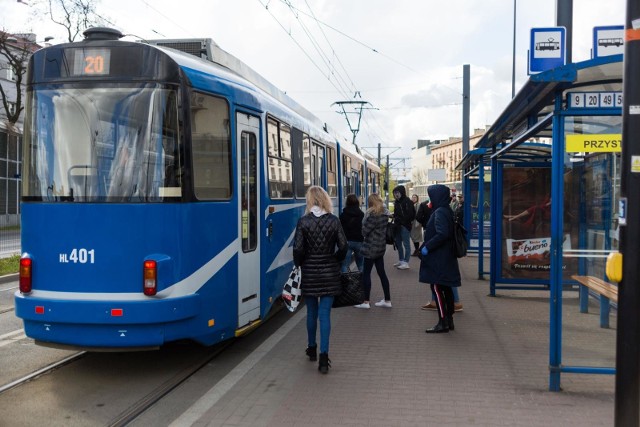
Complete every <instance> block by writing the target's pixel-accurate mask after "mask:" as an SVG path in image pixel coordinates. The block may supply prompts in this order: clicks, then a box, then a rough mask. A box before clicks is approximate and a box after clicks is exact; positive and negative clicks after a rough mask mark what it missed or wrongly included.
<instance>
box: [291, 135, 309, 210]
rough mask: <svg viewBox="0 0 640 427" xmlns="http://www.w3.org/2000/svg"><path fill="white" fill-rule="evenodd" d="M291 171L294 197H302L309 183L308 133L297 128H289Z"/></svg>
mask: <svg viewBox="0 0 640 427" xmlns="http://www.w3.org/2000/svg"><path fill="white" fill-rule="evenodd" d="M291 140H292V150H293V173H294V181H295V190H296V197H298V198H304V196H305V194H306V192H307V188H309V186H310V185H311V157H310V145H311V140H310V139H309V135H307V134H306V133H304V132H302V131H301V130H299V129H296V128H292V129H291Z"/></svg>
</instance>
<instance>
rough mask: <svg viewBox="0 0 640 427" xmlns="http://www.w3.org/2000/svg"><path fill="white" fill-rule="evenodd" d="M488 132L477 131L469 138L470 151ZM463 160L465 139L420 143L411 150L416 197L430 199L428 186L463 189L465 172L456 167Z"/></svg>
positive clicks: (453, 138)
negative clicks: (442, 185)
mask: <svg viewBox="0 0 640 427" xmlns="http://www.w3.org/2000/svg"><path fill="white" fill-rule="evenodd" d="M485 132H486V129H474V132H473V134H472V135H470V136H469V149H470V150H473V149H474V148H475V146H476V144H477V143H478V141H479V140H480V138H481V137H482V135H484V133H485ZM460 160H462V138H460V137H450V138H449V139H446V140H435V141H430V140H418V142H417V144H416V147H415V148H413V149H412V150H411V177H412V184H413V186H412V190H411V192H412V193H413V194H417V195H418V197H420V199H421V200H422V199H424V198H427V187H428V186H429V185H431V184H445V185H448V186H449V187H450V188H451V189H452V190H456V191H460V190H461V189H462V172H461V171H458V170H456V166H457V165H458V163H459V162H460Z"/></svg>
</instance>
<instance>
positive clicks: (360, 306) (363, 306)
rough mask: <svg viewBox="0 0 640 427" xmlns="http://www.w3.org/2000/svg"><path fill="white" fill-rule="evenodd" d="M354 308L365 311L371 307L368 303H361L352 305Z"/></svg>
mask: <svg viewBox="0 0 640 427" xmlns="http://www.w3.org/2000/svg"><path fill="white" fill-rule="evenodd" d="M354 307H355V308H364V309H366V310H368V309H370V308H371V306H370V305H369V303H368V302H363V303H362V304H358V305H354Z"/></svg>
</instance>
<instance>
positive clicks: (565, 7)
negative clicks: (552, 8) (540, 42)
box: [556, 0, 573, 64]
mask: <svg viewBox="0 0 640 427" xmlns="http://www.w3.org/2000/svg"><path fill="white" fill-rule="evenodd" d="M556 25H557V26H558V27H565V28H566V29H567V40H566V42H567V46H566V49H567V55H566V58H567V64H571V45H572V40H573V37H572V36H571V33H572V32H573V0H556Z"/></svg>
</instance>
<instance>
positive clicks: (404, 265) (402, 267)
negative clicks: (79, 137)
mask: <svg viewBox="0 0 640 427" xmlns="http://www.w3.org/2000/svg"><path fill="white" fill-rule="evenodd" d="M409 268H411V267H409V263H408V262H404V261H403V262H401V263H400V265H398V270H408V269H409Z"/></svg>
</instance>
